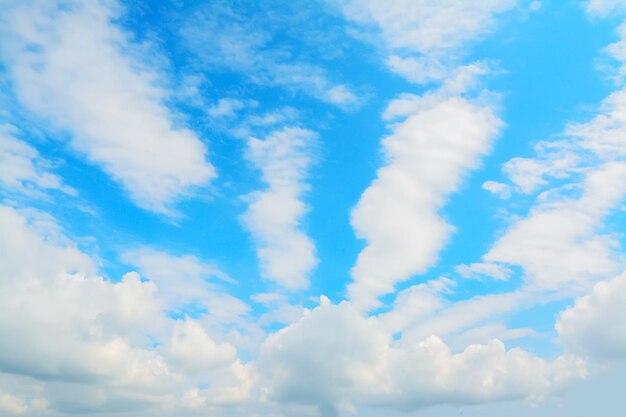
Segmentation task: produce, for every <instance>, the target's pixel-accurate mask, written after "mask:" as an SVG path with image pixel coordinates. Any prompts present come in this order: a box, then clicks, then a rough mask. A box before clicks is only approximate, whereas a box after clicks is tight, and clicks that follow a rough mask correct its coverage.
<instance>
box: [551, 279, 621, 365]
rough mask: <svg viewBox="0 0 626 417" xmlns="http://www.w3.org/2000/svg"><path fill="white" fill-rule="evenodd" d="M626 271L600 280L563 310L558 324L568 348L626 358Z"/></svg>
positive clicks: (602, 356) (598, 356) (604, 357)
mask: <svg viewBox="0 0 626 417" xmlns="http://www.w3.org/2000/svg"><path fill="white" fill-rule="evenodd" d="M624 317H626V272H625V273H623V274H622V275H621V276H619V277H617V278H614V279H612V280H609V281H603V282H599V283H597V284H596V285H595V286H594V287H593V290H592V291H591V293H590V294H588V295H586V296H583V297H580V298H578V299H577V300H576V302H575V303H574V305H573V306H572V307H569V308H568V309H566V310H565V311H563V312H562V313H561V314H560V316H559V320H558V322H557V324H556V330H557V331H558V333H559V337H560V340H561V341H562V343H563V344H564V345H565V347H566V348H567V349H569V350H570V351H572V352H576V353H578V354H584V355H589V356H591V357H594V358H596V359H598V360H601V361H606V360H614V359H626V326H624Z"/></svg>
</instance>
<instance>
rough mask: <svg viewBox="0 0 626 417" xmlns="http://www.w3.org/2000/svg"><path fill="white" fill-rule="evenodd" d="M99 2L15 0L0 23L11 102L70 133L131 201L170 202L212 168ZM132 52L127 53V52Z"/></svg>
mask: <svg viewBox="0 0 626 417" xmlns="http://www.w3.org/2000/svg"><path fill="white" fill-rule="evenodd" d="M116 12H117V8H116V7H111V8H109V7H107V6H105V4H104V3H101V2H91V3H82V2H68V3H63V4H56V3H54V2H45V3H31V2H17V3H16V4H13V5H9V7H7V10H6V11H5V13H3V18H2V20H1V21H0V25H1V27H2V28H1V31H2V32H1V33H2V42H1V54H2V59H3V60H4V62H5V64H6V66H7V68H8V70H9V71H8V72H9V74H10V75H11V79H12V83H13V85H14V86H15V90H16V91H15V92H16V94H17V96H18V98H19V99H20V101H21V102H22V103H23V104H24V105H25V106H27V107H28V108H29V109H30V110H32V111H33V112H35V113H36V114H38V115H40V116H42V117H43V118H45V119H46V120H49V121H50V122H51V123H52V125H54V126H56V127H58V128H60V129H63V130H66V131H68V132H69V133H70V134H71V141H70V144H71V146H72V148H73V149H74V150H75V151H77V152H79V153H81V154H82V155H85V156H86V157H87V158H88V160H89V161H91V162H92V163H95V164H97V165H99V166H100V167H101V168H102V169H103V170H104V171H105V172H106V173H107V174H109V175H110V176H111V177H112V178H113V179H114V180H115V181H117V182H119V183H120V184H121V185H122V186H123V187H124V188H125V189H126V190H127V191H128V192H129V193H130V197H131V198H132V199H133V200H134V201H135V202H136V203H137V204H138V205H140V206H141V207H144V208H146V209H149V210H153V211H157V212H162V213H169V214H171V213H172V207H171V206H172V204H173V203H174V202H175V201H176V200H177V199H178V198H180V197H181V196H184V195H186V194H188V193H189V192H190V191H191V190H192V188H194V187H197V186H202V185H205V184H206V183H207V182H208V181H209V180H210V179H211V178H212V177H213V176H214V175H215V174H214V169H213V167H212V166H211V165H210V164H209V163H208V162H207V161H206V160H205V156H206V148H205V145H204V144H203V143H202V142H201V141H200V140H199V139H198V138H197V137H196V136H195V135H194V134H193V133H192V132H191V131H190V130H188V129H185V128H183V127H180V126H178V122H176V120H175V117H174V115H173V114H172V113H171V112H170V111H169V109H168V108H167V107H166V106H165V104H164V101H165V100H166V99H167V97H168V92H167V90H165V89H164V88H162V87H160V86H159V83H158V82H157V74H155V73H154V72H153V71H149V70H148V69H147V67H145V66H142V63H141V61H140V60H138V59H137V55H138V52H137V50H136V49H137V48H136V46H134V45H133V44H132V43H131V42H130V40H129V36H128V35H127V34H126V33H125V32H124V31H123V30H122V29H121V28H120V27H119V26H117V25H116V24H115V23H113V19H114V18H115V17H116ZM133 48H135V50H133Z"/></svg>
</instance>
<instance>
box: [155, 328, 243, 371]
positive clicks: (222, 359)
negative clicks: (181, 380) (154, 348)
mask: <svg viewBox="0 0 626 417" xmlns="http://www.w3.org/2000/svg"><path fill="white" fill-rule="evenodd" d="M165 351H166V353H167V356H168V358H169V359H170V361H171V363H172V364H173V365H175V366H178V367H181V368H182V369H184V370H185V371H186V372H187V373H190V374H195V373H200V372H206V371H211V370H213V369H217V368H220V367H222V366H225V365H228V364H231V363H233V362H235V360H236V358H237V352H236V351H235V348H234V347H233V346H232V345H229V344H226V343H221V344H218V343H215V341H213V339H211V337H210V336H209V335H208V334H207V333H206V331H205V330H204V329H203V328H202V326H201V325H200V324H199V323H198V322H196V321H195V320H192V319H186V320H184V321H179V322H178V323H176V325H175V326H174V329H173V331H172V336H171V340H170V342H169V344H168V345H167V346H166V347H165Z"/></svg>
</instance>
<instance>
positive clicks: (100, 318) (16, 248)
mask: <svg viewBox="0 0 626 417" xmlns="http://www.w3.org/2000/svg"><path fill="white" fill-rule="evenodd" d="M46 226H47V227H46ZM0 228H1V229H2V230H3V232H6V233H3V234H2V235H1V236H0V290H1V291H0V302H1V303H2V305H3V314H2V317H0V333H2V335H3V337H2V338H1V339H0V375H6V374H7V373H8V374H12V375H14V376H13V377H11V378H10V379H8V380H7V378H3V379H2V381H1V382H2V385H3V387H2V388H3V389H4V388H5V387H6V386H7V385H8V386H9V387H11V386H12V387H13V388H16V387H18V388H19V384H18V381H19V379H18V378H29V380H35V381H42V382H43V384H42V386H41V387H39V388H31V389H30V390H22V391H25V398H28V397H30V398H31V400H28V401H26V400H23V401H22V400H19V398H18V397H14V396H13V397H12V396H9V394H2V395H3V396H2V402H3V403H4V404H3V407H4V408H11V409H12V410H17V409H18V408H19V409H20V410H22V408H20V407H22V406H20V407H18V405H20V404H22V403H23V408H24V411H26V408H25V407H28V410H30V409H34V410H35V411H36V409H37V407H36V405H37V404H40V405H41V401H39V402H36V403H35V402H33V401H34V400H35V399H36V398H38V397H37V396H41V395H42V394H43V395H44V396H45V397H46V400H47V401H48V402H49V407H50V408H52V409H55V410H60V411H63V412H89V411H98V410H99V411H103V410H109V411H110V410H132V409H145V408H150V407H157V406H173V405H175V404H176V403H177V402H178V401H183V394H184V392H185V391H188V390H189V389H193V388H194V386H197V385H198V384H205V385H206V384H209V385H211V386H213V385H216V388H214V390H221V391H220V392H221V394H220V398H221V400H220V401H221V402H228V401H230V402H237V401H240V400H241V399H242V398H243V396H244V394H246V393H248V392H249V388H246V387H249V386H250V384H251V382H250V381H249V380H248V379H245V378H247V377H249V376H250V374H249V372H247V373H246V372H244V373H242V372H243V371H241V370H240V369H239V368H241V367H243V366H244V365H242V364H241V363H240V362H239V361H238V360H237V357H236V351H235V348H234V347H233V346H232V345H229V344H227V343H223V342H222V343H218V342H215V341H214V340H213V339H212V338H211V337H210V336H209V335H208V334H207V332H206V331H205V330H204V329H203V327H201V325H200V324H199V322H196V321H193V320H191V319H187V320H184V321H174V320H171V319H169V318H168V317H167V316H166V315H165V314H164V313H163V308H164V306H165V304H164V303H163V302H162V300H160V298H159V296H158V292H157V286H156V285H155V284H154V282H151V281H146V280H142V279H141V278H140V276H139V275H138V274H137V273H134V272H131V273H128V274H126V275H124V277H123V278H122V280H121V281H119V282H112V281H110V280H107V279H105V278H102V277H100V276H98V275H96V264H95V262H94V261H93V260H92V259H91V258H90V257H88V256H87V255H85V254H84V253H82V252H81V251H80V250H78V249H77V248H76V247H75V246H73V245H72V243H71V242H70V241H69V240H68V239H67V238H66V237H64V236H62V235H59V228H58V227H50V225H46V223H45V222H42V221H40V220H38V219H37V218H36V217H33V213H31V212H21V211H18V210H16V209H13V208H10V207H6V206H1V207H0ZM33 253H36V254H37V257H36V260H33ZM155 342H156V344H157V345H160V346H159V347H154V346H152V347H151V346H150V345H152V344H153V343H155ZM215 378H223V379H224V381H226V382H224V383H223V384H222V383H221V382H220V383H219V384H214V381H215ZM229 378H230V381H231V382H228V381H229ZM227 382H228V383H227ZM194 384H196V385H194ZM222 391H223V392H222ZM9 392H10V391H9ZM77 393H79V394H80V395H76V394H77ZM231 394H232V396H229V395H231ZM11 395H12V394H11ZM216 395H217V394H216ZM16 398H17V399H16ZM212 398H213V397H212ZM18 400H19V401H18ZM20 401H22V402H20Z"/></svg>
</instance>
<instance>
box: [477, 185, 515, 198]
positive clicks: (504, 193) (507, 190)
mask: <svg viewBox="0 0 626 417" xmlns="http://www.w3.org/2000/svg"><path fill="white" fill-rule="evenodd" d="M482 187H483V189H484V190H487V191H489V192H490V193H492V194H495V195H497V196H498V197H500V198H503V199H507V198H510V197H511V187H510V186H509V185H508V184H503V183H501V182H497V181H485V182H484V183H483V185H482Z"/></svg>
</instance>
